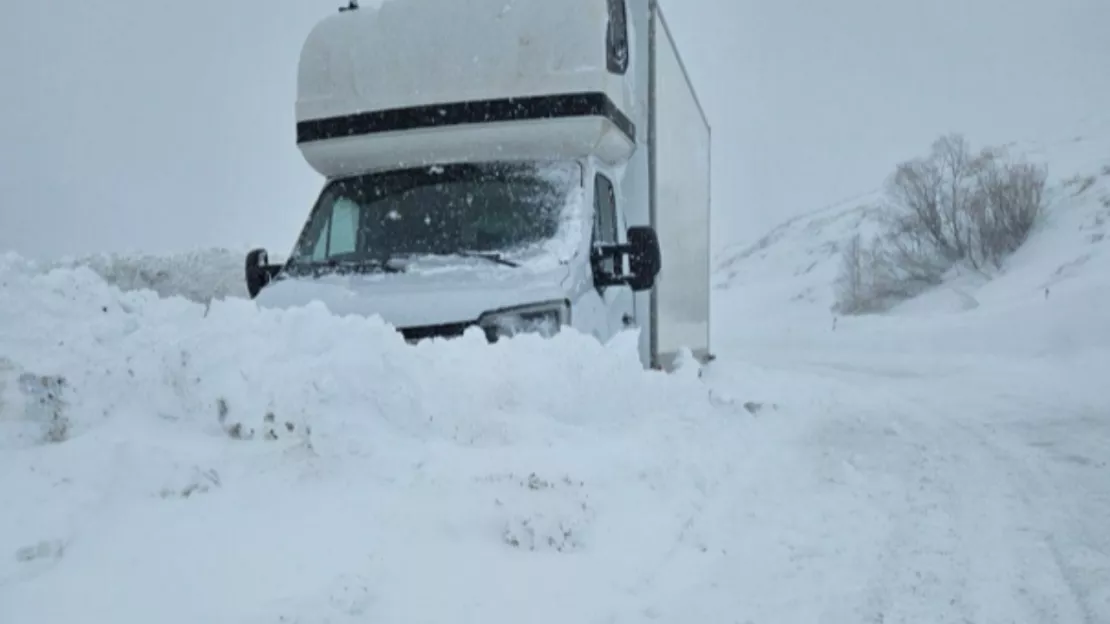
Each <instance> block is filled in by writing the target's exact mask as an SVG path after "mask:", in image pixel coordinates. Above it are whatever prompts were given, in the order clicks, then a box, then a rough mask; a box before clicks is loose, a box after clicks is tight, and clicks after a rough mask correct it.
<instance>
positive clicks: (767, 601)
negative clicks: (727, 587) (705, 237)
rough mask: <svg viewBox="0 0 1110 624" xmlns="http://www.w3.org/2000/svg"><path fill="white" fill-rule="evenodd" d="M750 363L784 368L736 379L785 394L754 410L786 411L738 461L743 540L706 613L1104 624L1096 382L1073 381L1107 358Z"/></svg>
mask: <svg viewBox="0 0 1110 624" xmlns="http://www.w3.org/2000/svg"><path fill="white" fill-rule="evenodd" d="M753 359H755V360H763V361H767V360H771V361H775V360H778V361H780V362H781V365H780V366H772V367H771V369H770V370H767V369H765V368H764V369H763V370H762V373H763V375H762V378H759V375H758V373H755V376H756V379H753V380H752V381H751V384H752V385H753V386H762V387H777V388H778V390H779V393H780V395H781V397H782V398H783V403H784V404H785V403H789V402H791V401H792V402H793V403H794V408H791V409H785V408H784V409H783V410H782V411H780V412H774V413H769V414H768V415H767V416H765V417H764V418H763V419H764V420H771V419H780V420H781V419H796V420H797V421H798V422H795V423H793V425H792V426H788V427H775V428H772V427H770V426H768V427H767V429H768V431H767V433H769V434H771V435H770V436H769V437H768V438H767V439H764V440H763V444H764V448H763V449H762V450H761V451H760V453H759V457H757V458H751V460H752V465H753V466H758V467H759V475H758V476H759V479H758V480H754V481H753V482H752V483H751V484H750V488H751V489H750V491H749V492H746V493H745V494H744V495H743V496H741V497H740V499H739V500H740V501H741V506H740V507H734V508H733V509H731V510H729V512H728V513H729V514H730V517H729V518H728V519H727V521H730V522H734V523H735V524H736V525H737V526H738V527H739V531H738V534H739V536H740V537H739V538H738V539H737V541H736V542H735V543H732V544H729V545H728V551H729V552H730V554H731V556H728V557H722V558H721V560H720V561H719V563H718V564H717V566H716V568H715V569H713V570H712V571H711V572H710V573H709V575H710V576H711V577H714V578H718V579H735V580H734V581H732V583H734V585H733V588H734V591H731V592H722V593H721V594H719V595H718V596H717V597H716V600H715V602H716V606H715V608H714V609H713V610H714V611H716V613H722V612H728V613H737V614H740V617H739V618H738V619H737V620H736V621H739V622H747V621H750V622H753V623H757V622H882V623H893V622H937V623H942V622H958V623H965V622H975V623H989V622H1000V623H1001V622H1075V623H1084V624H1095V623H1104V622H1110V413H1107V411H1106V408H1105V406H1106V402H1105V400H1102V401H1101V402H1100V400H1099V397H1098V394H1097V391H1098V387H1097V386H1096V385H1095V384H1094V383H1092V384H1089V386H1088V387H1087V388H1086V389H1087V390H1089V393H1086V394H1085V393H1083V392H1082V391H1077V388H1078V389H1079V390H1082V386H1083V384H1080V383H1077V380H1081V379H1089V380H1091V381H1092V382H1094V381H1096V379H1095V378H1094V375H1092V371H1097V370H1110V366H1107V364H1108V360H1107V359H1106V358H1091V359H1090V361H1086V362H1084V363H1083V366H1080V365H1078V364H1073V365H1069V364H1067V363H1065V362H1061V361H1057V362H1041V363H1038V364H1037V365H1032V364H1023V365H1018V364H1014V363H1012V362H1010V363H1005V362H982V361H980V362H978V363H976V362H972V361H969V360H962V361H958V360H948V361H947V362H946V361H944V360H936V361H932V362H927V361H918V362H916V363H911V364H906V363H905V360H902V363H900V364H899V365H898V366H895V365H894V364H892V363H891V362H889V360H888V361H887V362H886V363H885V364H884V363H883V362H882V360H881V359H876V358H864V359H860V358H856V359H854V360H851V361H845V359H844V358H843V356H841V357H839V358H832V357H830V358H825V359H823V360H820V361H814V359H813V358H812V357H810V358H808V359H807V358H806V357H804V356H802V355H801V354H797V353H796V354H792V355H785V354H778V355H777V356H769V357H767V358H760V357H759V356H755V357H753ZM807 361H808V363H806V362H807ZM1069 366H1074V370H1069ZM1084 373H1085V374H1084ZM748 375H749V376H752V375H753V371H748ZM1065 381H1066V382H1067V383H1065ZM1064 388H1068V392H1066V393H1065V392H1064V391H1063V389H1064ZM806 395H809V396H812V397H813V398H812V399H810V401H811V402H812V404H811V405H810V406H809V407H810V408H813V409H806V408H805V406H801V405H798V401H797V399H796V398H793V399H792V398H791V397H799V396H806ZM773 430H777V431H778V432H779V433H778V434H774V433H773ZM776 435H778V436H782V438H780V439H776ZM706 615H707V617H708V616H709V614H708V613H707V614H706Z"/></svg>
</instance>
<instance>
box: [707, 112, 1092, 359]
mask: <svg viewBox="0 0 1110 624" xmlns="http://www.w3.org/2000/svg"><path fill="white" fill-rule="evenodd" d="M1000 147H1004V148H1005V149H1006V150H1007V151H1008V152H1009V153H1011V154H1013V155H1016V156H1022V157H1025V158H1026V159H1027V160H1029V161H1030V162H1034V163H1037V164H1042V165H1045V166H1046V167H1047V171H1048V174H1049V186H1048V189H1047V194H1046V213H1045V215H1044V219H1043V221H1042V222H1041V223H1040V224H1039V225H1038V226H1037V227H1036V229H1035V230H1034V231H1033V233H1032V235H1031V236H1030V239H1029V241H1028V242H1027V243H1026V244H1025V245H1023V247H1022V248H1021V249H1019V250H1018V252H1017V253H1016V254H1014V255H1013V256H1012V257H1010V258H1009V259H1008V260H1007V262H1006V263H1005V266H1004V267H1003V269H1002V270H1001V271H999V272H998V273H997V274H994V275H989V276H988V275H984V274H980V273H975V272H973V271H966V270H964V271H957V272H955V273H954V274H953V275H951V276H950V277H949V279H947V280H946V281H945V283H944V284H943V285H942V286H940V287H938V288H935V289H932V290H930V291H929V292H926V293H925V294H923V295H921V296H919V297H916V298H914V299H912V300H910V301H907V302H904V303H902V304H900V305H898V306H896V307H895V308H894V309H893V310H891V311H890V313H889V314H888V315H885V316H883V317H879V318H871V319H867V320H861V319H851V318H840V319H837V320H836V322H837V327H838V328H840V329H843V328H846V327H852V326H856V325H861V324H862V325H863V326H866V327H868V332H874V331H875V327H876V326H882V325H884V324H889V325H891V326H892V327H893V328H894V329H892V330H891V331H892V332H894V333H901V332H904V331H907V330H906V328H905V327H904V324H903V323H902V319H903V317H906V316H915V317H920V318H919V319H918V323H917V325H916V326H930V327H933V328H934V329H935V328H936V326H937V324H940V323H957V324H960V325H962V326H966V325H967V324H968V323H973V324H974V323H978V322H982V323H984V324H986V325H988V326H990V325H992V323H993V321H992V320H990V319H993V318H994V317H995V316H996V315H1008V314H1011V313H1014V312H1016V311H1017V309H1019V308H1020V309H1022V310H1026V311H1028V312H1029V313H1030V314H1032V315H1033V316H1032V317H1031V318H1030V319H1029V326H1028V327H1027V328H1026V331H1027V332H1029V333H1031V334H1037V333H1038V332H1039V331H1047V330H1048V328H1051V327H1052V326H1053V323H1064V322H1067V323H1071V322H1074V319H1071V315H1073V314H1076V313H1079V311H1080V310H1085V309H1087V308H1089V307H1090V306H1092V305H1094V301H1096V300H1099V301H1101V300H1102V299H1101V297H1102V294H1101V293H1102V290H1103V289H1104V288H1105V286H1106V281H1105V280H1107V279H1110V120H1107V119H1103V118H1090V119H1087V120H1085V122H1084V123H1083V124H1081V125H1080V126H1078V127H1077V128H1076V129H1074V130H1072V131H1070V132H1068V133H1065V134H1062V135H1060V136H1057V137H1054V138H1051V139H1047V140H1041V141H1024V142H1015V143H1011V144H1008V145H1004V146H1000ZM880 182H881V181H880ZM883 199H884V194H883V192H882V191H881V190H878V189H876V190H873V191H870V192H868V193H864V194H861V195H859V196H857V197H854V198H851V199H849V200H846V201H843V202H838V203H837V204H834V205H832V206H829V207H826V208H823V209H821V210H818V211H816V212H813V213H809V214H806V215H803V216H800V217H796V218H794V219H791V220H789V221H787V222H785V223H783V224H782V225H780V226H779V227H777V228H775V229H774V230H772V231H771V232H769V233H768V234H767V235H765V236H764V237H762V238H761V239H760V240H759V241H758V242H757V243H756V244H754V245H750V246H745V247H742V248H735V247H734V248H731V249H726V250H725V251H724V252H723V253H722V254H720V255H719V257H718V272H717V278H716V282H715V289H716V293H717V295H718V297H717V299H718V300H717V309H718V310H719V315H722V316H725V317H727V318H735V319H737V323H736V325H737V326H738V329H739V332H740V334H741V335H743V336H747V337H748V338H750V339H751V340H754V341H756V342H759V341H762V340H764V339H765V338H767V337H768V336H773V338H770V339H771V340H778V339H779V338H780V337H781V334H782V332H781V331H780V330H783V331H785V330H786V329H787V328H789V331H790V332H791V333H798V334H807V335H808V333H814V334H816V335H818V336H820V338H819V339H821V340H824V339H826V338H829V339H831V338H832V337H830V336H826V334H829V333H831V329H832V324H833V321H834V317H835V314H834V312H832V308H833V303H834V298H835V282H836V278H837V275H838V272H839V270H840V267H841V251H842V249H843V248H844V246H845V244H846V242H847V241H848V240H849V239H850V238H851V237H852V236H853V235H854V234H856V233H860V234H862V236H863V238H864V239H866V238H868V237H870V236H872V235H873V234H875V233H876V232H877V231H878V230H879V227H880V219H881V217H882V216H883V215H884V214H886V213H885V212H884V207H883V203H884V202H883ZM1046 299H1047V300H1046ZM1076 306H1078V307H1076ZM769 309H774V310H776V312H775V314H774V315H773V316H774V318H770V317H768V315H766V314H765V311H766V310H769ZM1054 314H1055V315H1058V318H1054V317H1052V315H1054ZM1042 315H1048V316H1042ZM787 319H789V320H787ZM1087 319H1088V320H1089V321H1090V322H1092V323H1095V324H1096V325H1098V321H1097V315H1094V314H1093V312H1092V313H1089V314H1088V315H1087ZM994 326H995V327H998V328H999V331H1002V332H1005V331H1009V330H1008V329H1002V327H1006V326H1005V325H1003V326H998V325H997V324H994ZM718 329H719V327H718ZM1093 330H1096V331H1097V330H1098V327H1095V328H1093ZM975 331H976V332H978V331H979V329H976V330H975ZM736 337H737V332H733V331H730V332H729V333H728V334H727V335H722V339H723V340H725V341H730V340H732V339H734V338H736ZM810 339H814V338H812V337H807V340H810ZM884 340H885V338H884ZM1045 340H1048V341H1049V342H1051V338H1049V337H1045ZM1021 342H1022V343H1025V344H1032V343H1035V342H1036V341H1035V340H1032V339H1026V340H1023V341H1021ZM891 344H898V343H897V341H895V342H894V343H891ZM1016 344H1017V343H1015V346H1016ZM1038 344H1039V343H1038ZM962 346H967V345H966V343H962ZM897 348H900V347H897Z"/></svg>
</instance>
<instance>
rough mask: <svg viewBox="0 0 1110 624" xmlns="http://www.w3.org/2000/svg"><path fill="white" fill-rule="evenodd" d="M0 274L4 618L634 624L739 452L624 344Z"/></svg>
mask: <svg viewBox="0 0 1110 624" xmlns="http://www.w3.org/2000/svg"><path fill="white" fill-rule="evenodd" d="M0 283H2V284H3V289H4V293H3V296H2V297H0V345H3V357H4V359H5V361H6V364H5V367H4V368H5V371H4V373H3V381H4V391H3V392H4V394H3V396H4V402H3V408H2V412H0V413H2V421H0V422H2V425H3V427H2V429H0V444H2V446H0V449H2V450H0V474H3V475H5V478H4V479H3V480H2V481H0V498H2V499H3V500H4V501H5V502H6V504H7V505H10V507H11V508H13V509H19V510H20V513H18V514H4V515H2V516H0V552H3V553H5V556H4V557H3V558H0V605H3V606H2V607H0V608H2V612H3V620H4V621H6V622H7V621H10V622H30V621H51V622H70V621H89V620H93V621H113V622H126V621H154V620H157V621H161V622H196V621H199V620H204V621H212V622H222V621H227V622H261V621H267V622H277V621H281V620H280V618H282V617H284V618H286V620H285V621H321V620H319V619H317V618H337V619H333V620H331V621H348V620H345V619H343V618H348V619H349V620H351V621H353V620H354V618H356V617H357V616H358V615H359V614H363V615H365V616H368V617H370V616H372V617H374V618H375V619H378V620H383V621H443V620H444V619H446V618H448V617H451V618H453V621H490V619H503V618H508V619H513V620H521V619H524V618H526V617H528V616H529V614H535V613H537V612H542V613H543V614H544V615H545V617H547V618H550V621H578V620H584V619H589V618H590V617H594V616H596V614H597V613H598V612H599V609H600V610H602V611H608V612H610V613H612V614H614V615H617V614H621V613H627V612H628V611H629V610H631V609H635V608H636V607H637V601H636V600H635V599H634V598H633V597H632V596H630V595H629V594H632V595H634V594H635V593H636V591H637V588H636V587H635V581H636V579H637V577H638V576H639V575H641V574H647V573H650V572H651V571H652V570H653V569H656V568H658V566H660V565H662V564H663V563H664V562H665V561H667V560H668V559H669V558H670V557H673V556H676V555H679V556H684V553H686V552H687V551H690V552H697V551H698V548H699V547H700V545H701V542H700V541H699V540H703V539H705V537H703V536H699V535H698V534H697V531H692V532H690V534H689V535H687V536H685V537H682V536H681V535H682V532H683V529H684V527H687V531H690V529H691V528H694V527H696V524H697V523H696V519H697V517H698V515H699V509H700V508H701V507H702V506H703V505H705V504H706V502H707V501H709V500H712V499H713V498H714V497H715V496H716V495H717V492H718V490H719V488H720V487H721V485H722V483H724V479H725V477H726V475H727V474H728V472H729V470H730V468H729V466H730V463H731V461H732V460H733V452H734V448H735V445H736V444H737V443H738V442H739V441H740V439H741V438H740V434H741V433H742V426H741V425H742V423H743V419H740V418H738V417H737V412H736V410H735V409H734V408H732V407H731V406H727V405H725V406H720V405H715V404H714V403H712V402H711V401H710V396H709V393H708V390H707V389H706V388H705V387H704V385H703V384H701V383H700V381H698V379H697V377H696V376H666V375H664V374H662V373H652V372H645V371H643V370H642V369H641V367H640V364H639V359H638V354H637V346H636V345H637V337H636V336H635V335H627V336H622V337H621V338H620V339H619V340H617V341H615V342H614V343H613V344H611V345H608V346H602V345H600V344H598V343H597V342H596V341H594V340H592V339H590V338H586V337H584V336H577V335H571V334H569V333H568V334H567V335H564V336H561V337H560V338H558V339H556V340H551V341H543V340H540V339H539V338H535V339H527V338H525V339H521V340H514V341H509V342H508V343H506V344H502V345H500V346H498V347H497V348H496V349H494V348H492V347H490V346H488V345H487V344H485V338H484V336H482V335H480V332H479V333H478V334H472V335H470V336H468V337H466V338H463V339H460V340H458V341H454V342H440V343H435V344H422V345H420V346H416V347H411V346H408V345H407V344H405V343H404V342H403V340H402V339H401V337H400V335H399V334H397V333H396V332H395V331H394V330H392V329H391V328H390V327H388V326H386V325H385V324H383V323H382V322H380V321H379V320H376V319H366V318H359V317H345V318H339V317H333V316H331V315H329V314H327V313H326V312H325V311H324V310H323V308H322V307H321V306H319V305H314V306H310V307H308V308H306V309H299V310H289V311H269V310H264V311H260V310H259V309H257V308H256V307H255V306H254V304H253V303H250V302H247V301H245V300H242V299H227V300H222V301H215V302H212V303H211V305H210V306H208V307H206V306H203V305H199V304H194V303H191V302H188V301H186V300H184V299H181V298H175V299H159V298H158V297H157V295H155V294H154V293H152V292H149V291H147V292H141V291H134V292H128V293H123V292H121V291H120V290H119V289H117V288H114V287H111V286H109V285H107V284H106V283H104V282H103V280H101V279H100V278H99V277H98V276H97V275H96V274H95V273H94V272H93V271H92V270H90V269H87V268H77V269H54V270H51V271H49V272H42V271H41V270H36V269H34V268H33V267H27V266H26V265H25V263H24V262H23V261H21V260H20V259H19V258H17V257H14V256H11V257H7V258H6V259H5V260H4V261H3V264H0ZM41 376H52V377H53V376H60V377H61V378H62V379H64V383H61V384H55V385H56V386H58V385H60V389H59V388H58V387H53V388H49V387H46V386H44V385H43V384H41V383H38V382H36V381H35V380H36V378H39V377H41ZM21 387H22V388H25V390H20V388H21ZM36 388H37V390H36ZM48 392H49V393H50V394H49V396H48V394H47V393H48ZM51 440H60V442H59V441H51ZM151 566H155V568H151ZM476 571H480V573H475V572H476ZM94 578H104V579H111V581H110V582H108V583H104V584H101V583H99V582H96V583H95V584H96V587H97V590H96V591H95V592H94V593H88V591H87V590H88V588H89V587H90V582H93V581H90V579H94ZM494 588H496V589H494ZM79 595H80V596H84V598H82V599H80V600H76V599H72V600H57V598H58V597H59V596H69V597H76V596H79ZM428 596H438V597H439V599H437V600H428V599H427V597H428ZM183 598H187V599H186V600H184V601H183V600H182V599H183ZM182 602H184V603H185V604H181V603H182ZM171 604H173V605H176V606H174V607H173V608H172V609H170V608H168V605H171ZM297 618H305V619H301V620H298V619H297Z"/></svg>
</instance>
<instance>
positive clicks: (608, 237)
mask: <svg viewBox="0 0 1110 624" xmlns="http://www.w3.org/2000/svg"><path fill="white" fill-rule="evenodd" d="M618 242H620V241H619V239H618V235H617V194H616V191H615V190H614V189H613V183H612V182H611V181H610V180H609V178H607V177H605V176H604V175H602V174H600V173H599V174H597V176H596V177H595V178H594V244H595V245H616V244H617V243H618ZM601 268H602V269H603V270H604V271H606V272H607V273H610V274H612V273H615V272H616V267H614V266H613V259H612V258H607V259H605V260H603V261H602V262H601Z"/></svg>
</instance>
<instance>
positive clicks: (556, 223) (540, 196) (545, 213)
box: [294, 161, 584, 266]
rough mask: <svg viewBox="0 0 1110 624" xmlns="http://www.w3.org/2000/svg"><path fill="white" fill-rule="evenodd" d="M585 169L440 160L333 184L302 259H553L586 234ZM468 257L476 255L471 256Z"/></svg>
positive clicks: (565, 255) (300, 250)
mask: <svg viewBox="0 0 1110 624" xmlns="http://www.w3.org/2000/svg"><path fill="white" fill-rule="evenodd" d="M581 179H582V168H581V165H580V164H579V163H577V162H574V161H556V162H526V163H509V162H492V163H477V164H472V163H466V164H463V163H460V164H449V165H435V166H431V167H419V168H412V169H404V170H397V171H389V172H378V173H369V174H363V175H358V176H352V177H349V178H344V179H340V180H336V181H334V182H332V183H331V184H329V185H328V186H327V187H326V188H325V190H324V192H323V194H322V195H321V198H320V201H319V202H318V203H317V207H316V209H315V210H314V211H313V214H312V217H311V218H310V219H309V222H308V224H307V225H306V227H305V230H304V232H303V233H302V235H301V238H300V242H299V244H298V247H297V250H296V251H295V253H294V259H295V262H296V263H297V264H302V265H317V266H318V265H320V264H322V263H343V264H346V263H370V264H373V263H380V262H383V261H386V260H403V261H404V262H405V263H406V264H411V263H412V262H413V261H423V262H422V263H423V264H427V261H428V260H429V259H431V258H434V259H435V260H437V262H433V263H432V264H438V265H439V266H443V264H444V261H447V262H448V263H449V264H450V265H452V266H458V265H459V264H460V262H462V261H464V259H465V263H467V264H470V263H471V262H472V260H473V257H475V256H477V257H481V258H484V259H486V260H489V259H490V258H496V259H500V260H502V261H507V262H505V264H508V265H510V266H515V265H519V264H522V263H525V262H527V263H528V264H529V265H532V266H535V264H536V262H540V263H542V264H544V265H549V264H551V263H552V262H555V263H557V262H563V261H566V260H568V259H569V257H570V256H571V255H572V254H573V253H574V250H575V248H576V246H577V242H578V241H579V240H580V239H581V235H582V231H583V230H582V223H581V222H582V220H583V219H584V215H583V202H582V184H581ZM466 258H470V259H466Z"/></svg>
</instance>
